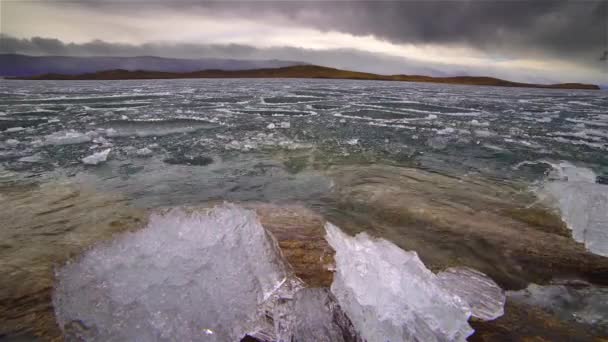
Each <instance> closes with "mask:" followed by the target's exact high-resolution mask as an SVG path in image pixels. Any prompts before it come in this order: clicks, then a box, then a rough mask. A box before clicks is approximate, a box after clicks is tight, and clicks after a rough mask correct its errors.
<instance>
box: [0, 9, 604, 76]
mask: <svg viewBox="0 0 608 342" xmlns="http://www.w3.org/2000/svg"><path fill="white" fill-rule="evenodd" d="M0 10H1V14H0V15H1V18H0V19H1V20H0V25H1V27H0V29H1V33H2V34H3V36H2V38H1V40H2V41H1V42H0V51H2V52H18V53H26V54H35V55H49V54H50V55H106V56H107V55H117V56H133V55H157V56H165V57H185V58H197V57H221V58H224V57H228V58H239V59H271V58H276V59H284V60H294V61H303V62H308V63H315V64H322V65H327V66H333V67H341V68H348V69H355V70H361V71H371V72H377V73H391V74H393V73H410V74H411V73H420V74H433V75H463V74H468V75H473V74H477V75H490V76H498V77H502V78H508V79H513V80H521V81H533V82H558V81H559V82H566V81H568V82H569V81H580V82H593V83H604V84H605V83H608V80H607V79H608V74H607V72H608V61H606V54H607V53H606V50H607V49H608V48H607V46H606V45H607V41H608V38H607V35H608V27H607V26H608V1H606V0H604V1H581V0H579V1H570V2H566V1H546V0H529V1H516V0H510V1H489V0H485V1H481V0H479V1H464V0H463V1H449V0H444V1H368V2H365V1H354V2H348V1H324V2H320V1H315V2H313V1H281V2H278V1H246V2H234V1H228V2H226V1H224V2H201V1H181V0H174V1H162V2H161V1H146V0H131V1H116V0H114V1H106V0H82V1H54V0H46V1H45V0H38V1H25V0H0ZM602 57H603V58H602Z"/></svg>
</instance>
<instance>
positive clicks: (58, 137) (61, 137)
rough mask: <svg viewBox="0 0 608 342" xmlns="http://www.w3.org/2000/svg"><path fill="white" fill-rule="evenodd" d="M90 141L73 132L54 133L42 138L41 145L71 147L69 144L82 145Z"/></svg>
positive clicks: (88, 138) (89, 138)
mask: <svg viewBox="0 0 608 342" xmlns="http://www.w3.org/2000/svg"><path fill="white" fill-rule="evenodd" d="M89 141H91V137H90V136H88V135H86V134H83V133H79V132H75V131H65V132H55V133H52V134H49V135H46V136H44V139H43V141H42V142H41V144H42V145H71V144H82V143H85V142H89Z"/></svg>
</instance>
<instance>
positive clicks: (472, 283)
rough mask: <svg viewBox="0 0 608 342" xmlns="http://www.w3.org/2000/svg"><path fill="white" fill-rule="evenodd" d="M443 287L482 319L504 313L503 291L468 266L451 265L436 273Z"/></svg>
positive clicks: (492, 317) (496, 316) (494, 317)
mask: <svg viewBox="0 0 608 342" xmlns="http://www.w3.org/2000/svg"><path fill="white" fill-rule="evenodd" d="M437 279H438V281H439V284H441V285H442V286H443V288H444V289H445V290H446V291H448V292H451V293H453V294H455V295H457V296H458V297H460V298H461V299H463V300H464V301H465V302H466V303H467V304H468V307H470V309H471V315H472V316H473V317H476V318H479V319H481V320H484V321H489V320H493V319H496V318H498V317H500V316H502V315H503V314H504V306H505V293H504V291H503V290H502V289H501V288H500V286H498V285H497V284H496V283H495V282H494V281H493V280H492V279H490V278H489V277H488V276H486V275H485V274H483V273H481V272H479V271H477V270H474V269H472V268H469V267H451V268H448V269H446V270H444V271H442V272H439V273H438V274H437Z"/></svg>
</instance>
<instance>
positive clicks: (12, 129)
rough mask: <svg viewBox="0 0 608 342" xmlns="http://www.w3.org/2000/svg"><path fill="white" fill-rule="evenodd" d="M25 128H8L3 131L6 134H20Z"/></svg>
mask: <svg viewBox="0 0 608 342" xmlns="http://www.w3.org/2000/svg"><path fill="white" fill-rule="evenodd" d="M24 129H25V128H23V127H9V128H7V129H6V130H5V132H7V133H11V132H20V131H23V130H24Z"/></svg>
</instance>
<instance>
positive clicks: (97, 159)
mask: <svg viewBox="0 0 608 342" xmlns="http://www.w3.org/2000/svg"><path fill="white" fill-rule="evenodd" d="M110 151H112V149H111V148H108V149H105V150H103V151H101V152H97V153H93V154H91V155H90V156H87V157H84V158H82V162H83V163H85V164H87V165H97V164H99V163H103V162H105V161H106V160H108V155H109V154H110Z"/></svg>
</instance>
